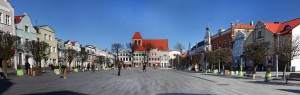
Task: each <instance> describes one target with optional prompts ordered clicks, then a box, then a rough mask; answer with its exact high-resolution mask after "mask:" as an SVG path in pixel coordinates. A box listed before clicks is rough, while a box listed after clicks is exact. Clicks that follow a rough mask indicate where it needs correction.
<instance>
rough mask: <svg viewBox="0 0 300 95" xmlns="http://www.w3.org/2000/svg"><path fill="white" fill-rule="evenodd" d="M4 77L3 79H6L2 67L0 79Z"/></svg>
mask: <svg viewBox="0 0 300 95" xmlns="http://www.w3.org/2000/svg"><path fill="white" fill-rule="evenodd" d="M1 77H3V79H6V77H5V75H4V73H3V71H2V67H0V78H1Z"/></svg>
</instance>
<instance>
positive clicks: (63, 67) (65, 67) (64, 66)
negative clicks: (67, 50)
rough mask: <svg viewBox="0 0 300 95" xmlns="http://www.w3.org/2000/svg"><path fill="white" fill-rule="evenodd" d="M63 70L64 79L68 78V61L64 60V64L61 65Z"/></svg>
mask: <svg viewBox="0 0 300 95" xmlns="http://www.w3.org/2000/svg"><path fill="white" fill-rule="evenodd" d="M61 69H62V70H61V71H62V74H63V77H64V79H66V78H67V65H66V63H64V62H63V64H62V65H61Z"/></svg>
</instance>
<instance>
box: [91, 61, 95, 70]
mask: <svg viewBox="0 0 300 95" xmlns="http://www.w3.org/2000/svg"><path fill="white" fill-rule="evenodd" d="M92 71H93V72H95V65H94V63H93V64H92Z"/></svg>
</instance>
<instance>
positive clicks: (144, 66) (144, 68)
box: [143, 64, 146, 72]
mask: <svg viewBox="0 0 300 95" xmlns="http://www.w3.org/2000/svg"><path fill="white" fill-rule="evenodd" d="M143 72H146V64H144V65H143Z"/></svg>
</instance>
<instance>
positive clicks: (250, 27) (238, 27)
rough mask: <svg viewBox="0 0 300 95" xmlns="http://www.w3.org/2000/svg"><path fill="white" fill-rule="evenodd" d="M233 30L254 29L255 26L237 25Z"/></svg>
mask: <svg viewBox="0 0 300 95" xmlns="http://www.w3.org/2000/svg"><path fill="white" fill-rule="evenodd" d="M233 28H235V29H254V28H255V26H252V25H248V24H237V25H235V26H233Z"/></svg>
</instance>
